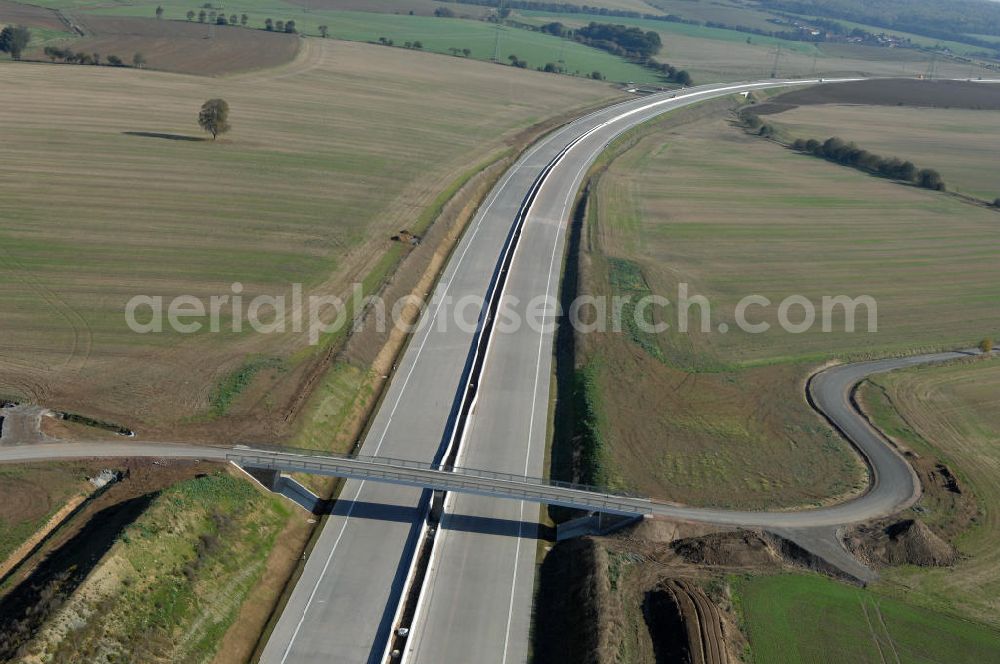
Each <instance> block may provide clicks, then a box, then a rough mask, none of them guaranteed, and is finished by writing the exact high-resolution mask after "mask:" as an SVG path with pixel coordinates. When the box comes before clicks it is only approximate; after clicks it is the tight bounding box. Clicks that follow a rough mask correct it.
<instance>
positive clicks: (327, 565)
mask: <svg viewBox="0 0 1000 664" xmlns="http://www.w3.org/2000/svg"><path fill="white" fill-rule="evenodd" d="M557 133H558V132H557ZM555 135H556V134H553V137H554V136H555ZM550 140H551V139H550ZM548 142H549V141H543V142H542V143H539V144H538V145H536V146H535V147H534V148H532V149H531V150H529V151H528V152H527V153H525V155H524V157H522V158H521V159H520V160H518V163H519V164H520V166H518V167H517V168H514V169H512V170H511V171H510V172H509V173H508V174H507V176H506V177H505V178H504V180H503V182H502V183H501V184H500V186H499V187H497V188H496V189H495V190H494V193H493V195H492V196H491V198H490V200H489V202H488V203H487V205H486V207H485V208H483V211H482V213H481V214H479V215H478V216H479V220H478V221H477V222H476V225H475V227H474V228H473V229H472V234H471V235H470V236H469V239H468V241H467V242H466V241H465V240H464V239H463V242H464V244H465V247H464V249H463V250H462V253H461V254H460V255H459V257H458V262H457V263H456V264H455V268H454V269H453V270H451V274H452V279H450V280H449V281H448V282H447V283H446V284H445V286H444V290H443V291H441V297H440V298H439V300H438V304H437V307H436V308H435V309H434V315H433V316H432V317H431V319H430V321H428V324H427V328H426V329H425V330H424V337H423V339H422V340H421V341H420V346H419V347H418V348H417V354H416V355H415V356H414V358H413V363H412V364H411V365H410V370H409V371H408V372H407V374H406V378H405V379H404V380H403V385H402V387H400V390H399V394H398V395H397V397H396V402H395V403H394V404H393V406H392V410H391V411H390V412H389V419H388V420H386V423H385V427H384V428H383V429H382V435H381V436H380V437H379V441H378V445H376V447H375V453H374V454H373V455H372V456H377V455H378V453H379V450H381V449H382V443H383V442H384V441H385V437H386V434H387V433H388V432H389V425H390V424H392V417H393V415H395V414H396V409H397V408H399V404H400V402H401V401H402V399H403V395H404V394H405V393H406V387H407V385H408V384H409V382H410V377H411V376H412V375H413V371H414V370H415V369H416V366H417V363H418V360H419V359H420V354H421V353H422V352H423V350H424V346H425V345H426V344H427V340H428V338H430V333H431V332H432V331H433V330H434V329H435V326H434V324H433V323H435V322H436V321H437V317H438V315H439V314H440V312H441V307H442V305H443V304H444V302H445V300H446V298H447V295H448V291H449V290H450V289H451V284H452V283H453V282H454V275H455V273H457V272H458V269H459V268H460V267H461V266H462V263H463V262H464V261H465V256H466V254H467V253H468V251H469V249H470V248H471V247H472V245H473V241H474V240H475V238H476V235H478V234H479V229H480V227H481V226H482V224H483V221H484V220H485V219H486V217H487V215H488V214H489V211H490V210H491V209H492V208H493V205H494V204H495V203H496V201H497V199H498V198H499V197H500V194H501V192H502V191H503V190H504V189H506V187H507V184H508V183H509V182H510V180H511V179H512V178H513V177H514V175H515V174H517V172H518V171H519V170H520V169H521V168H522V167H523V166H524V164H525V163H527V161H528V160H529V159H530V158H531V157H533V156H534V154H535V153H536V152H538V151H539V150H541V149H542V147H543V146H544V145H546V144H548ZM421 324H422V323H421ZM364 486H365V480H362V481H361V483H360V484H359V485H358V490H357V491H356V492H355V494H354V498H353V499H352V500H351V506H350V507H349V508H348V509H347V514H345V515H344V523H343V524H341V527H340V532H339V533H338V534H337V539H336V541H334V543H333V548H332V549H330V554H329V555H328V556H327V557H326V562H325V563H324V564H323V569H322V571H321V572H320V575H319V578H317V579H316V584H315V585H314V586H313V588H312V591H311V592H310V593H309V599H308V600H306V605H305V607H304V608H303V609H302V615H301V616H300V617H299V622H298V623H297V624H296V625H295V630H294V631H293V632H292V636H291V638H290V639H289V640H288V645H287V646H285V651H284V653H283V654H282V657H281V664H285V662H286V661H287V660H288V655H289V654H290V653H291V651H292V646H293V645H294V644H295V639H297V638H298V636H299V631H300V630H301V629H302V624H303V623H304V622H305V620H306V614H307V613H309V609H310V607H311V606H312V603H313V601H314V600H315V598H316V593H317V592H318V591H319V586H320V583H322V582H323V577H325V576H326V573H327V570H329V568H330V563H331V561H332V560H333V554H334V553H335V552H336V551H337V547H338V546H340V541H341V540H342V539H343V537H344V532H345V531H346V530H347V523H348V521H349V520H350V518H351V514H353V512H354V506H355V505H356V504H357V500H358V497H359V496H360V495H361V491H362V489H364Z"/></svg>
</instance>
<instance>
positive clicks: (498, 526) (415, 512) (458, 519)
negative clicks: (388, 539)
mask: <svg viewBox="0 0 1000 664" xmlns="http://www.w3.org/2000/svg"><path fill="white" fill-rule="evenodd" d="M330 514H332V515H334V516H348V515H350V517H351V518H352V519H374V520H377V521H395V522H398V523H412V522H414V521H417V520H419V519H420V518H421V517H422V515H423V510H422V509H419V508H414V507H404V506H401V505H388V504H385V503H372V502H367V501H364V500H338V501H337V502H336V503H334V505H333V509H332V510H330ZM440 527H441V529H442V530H455V531H460V532H468V533H482V534H484V535H501V536H504V537H524V538H527V539H543V540H555V529H554V528H552V527H551V526H543V525H540V524H538V523H532V522H530V521H518V520H516V519H496V518H493V517H482V516H472V515H468V514H445V515H444V517H443V518H442V519H441V524H440Z"/></svg>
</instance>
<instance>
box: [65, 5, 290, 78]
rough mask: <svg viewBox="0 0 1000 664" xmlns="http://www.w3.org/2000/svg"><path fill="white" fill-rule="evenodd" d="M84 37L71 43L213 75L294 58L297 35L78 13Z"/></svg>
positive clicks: (160, 66)
mask: <svg viewBox="0 0 1000 664" xmlns="http://www.w3.org/2000/svg"><path fill="white" fill-rule="evenodd" d="M79 22H80V23H81V25H82V26H83V28H84V30H86V31H87V37H84V38H83V39H80V40H77V41H75V42H73V48H74V49H76V50H78V51H83V52H84V53H100V54H102V55H104V56H107V55H117V56H119V57H120V58H122V59H123V60H125V61H126V62H130V61H131V59H132V55H133V54H134V53H142V54H143V56H144V57H145V58H146V62H147V63H148V64H147V65H146V66H147V67H148V68H150V69H159V70H162V71H170V72H177V73H183V74H203V75H218V74H230V73H234V72H240V71H251V70H256V69H267V68H270V67H277V66H279V65H284V64H287V63H289V62H291V61H292V60H294V59H295V56H296V54H297V53H298V51H299V45H300V42H301V41H302V40H301V38H299V37H298V36H297V35H286V34H278V33H275V32H267V31H265V30H248V29H246V28H238V27H235V26H225V25H215V26H210V25H206V24H202V23H188V22H183V21H164V20H159V21H158V20H156V19H149V18H139V17H130V16H128V17H126V16H118V17H116V16H92V15H86V16H81V17H80V18H79Z"/></svg>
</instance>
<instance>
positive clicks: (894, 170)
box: [744, 114, 947, 191]
mask: <svg viewBox="0 0 1000 664" xmlns="http://www.w3.org/2000/svg"><path fill="white" fill-rule="evenodd" d="M744 122H745V123H746V125H747V126H748V127H749V128H750V129H753V130H756V132H757V134H758V135H759V136H764V137H771V136H773V135H774V127H773V126H772V125H769V124H766V123H763V122H761V120H760V118H759V117H757V116H756V115H753V114H748V115H746V116H745V117H744ZM791 147H792V149H793V150H797V151H799V152H802V153H804V154H811V155H813V156H814V157H819V158H821V159H826V160H827V161H832V162H834V163H836V164H840V165H842V166H849V167H851V168H856V169H858V170H860V171H864V172H866V173H868V174H870V175H878V176H881V177H884V178H890V179H892V180H900V181H902V182H908V183H910V184H915V185H916V186H918V187H923V188H924V189H933V190H935V191H946V190H947V186H946V185H945V182H944V179H943V178H942V177H941V174H940V173H938V172H937V171H936V170H934V169H933V168H917V166H916V165H915V164H914V163H913V162H912V161H907V160H903V159H900V158H899V157H883V156H882V155H878V154H875V153H873V152H869V151H868V150H865V149H863V148H859V147H858V146H857V145H855V144H854V143H848V142H847V141H845V140H843V139H842V138H839V137H837V136H833V137H831V138H828V139H826V140H825V141H822V142H821V141H818V140H816V139H815V138H810V139H804V138H796V139H795V140H794V141H793V142H792V144H791Z"/></svg>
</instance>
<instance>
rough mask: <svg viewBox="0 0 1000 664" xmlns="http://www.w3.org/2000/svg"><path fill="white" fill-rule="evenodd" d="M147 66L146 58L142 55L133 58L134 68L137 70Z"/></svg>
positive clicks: (137, 54)
mask: <svg viewBox="0 0 1000 664" xmlns="http://www.w3.org/2000/svg"><path fill="white" fill-rule="evenodd" d="M145 65H146V56H144V55H143V54H142V53H136V54H135V55H133V56H132V66H133V67H135V68H136V69H142V68H143V67H144V66H145Z"/></svg>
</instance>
